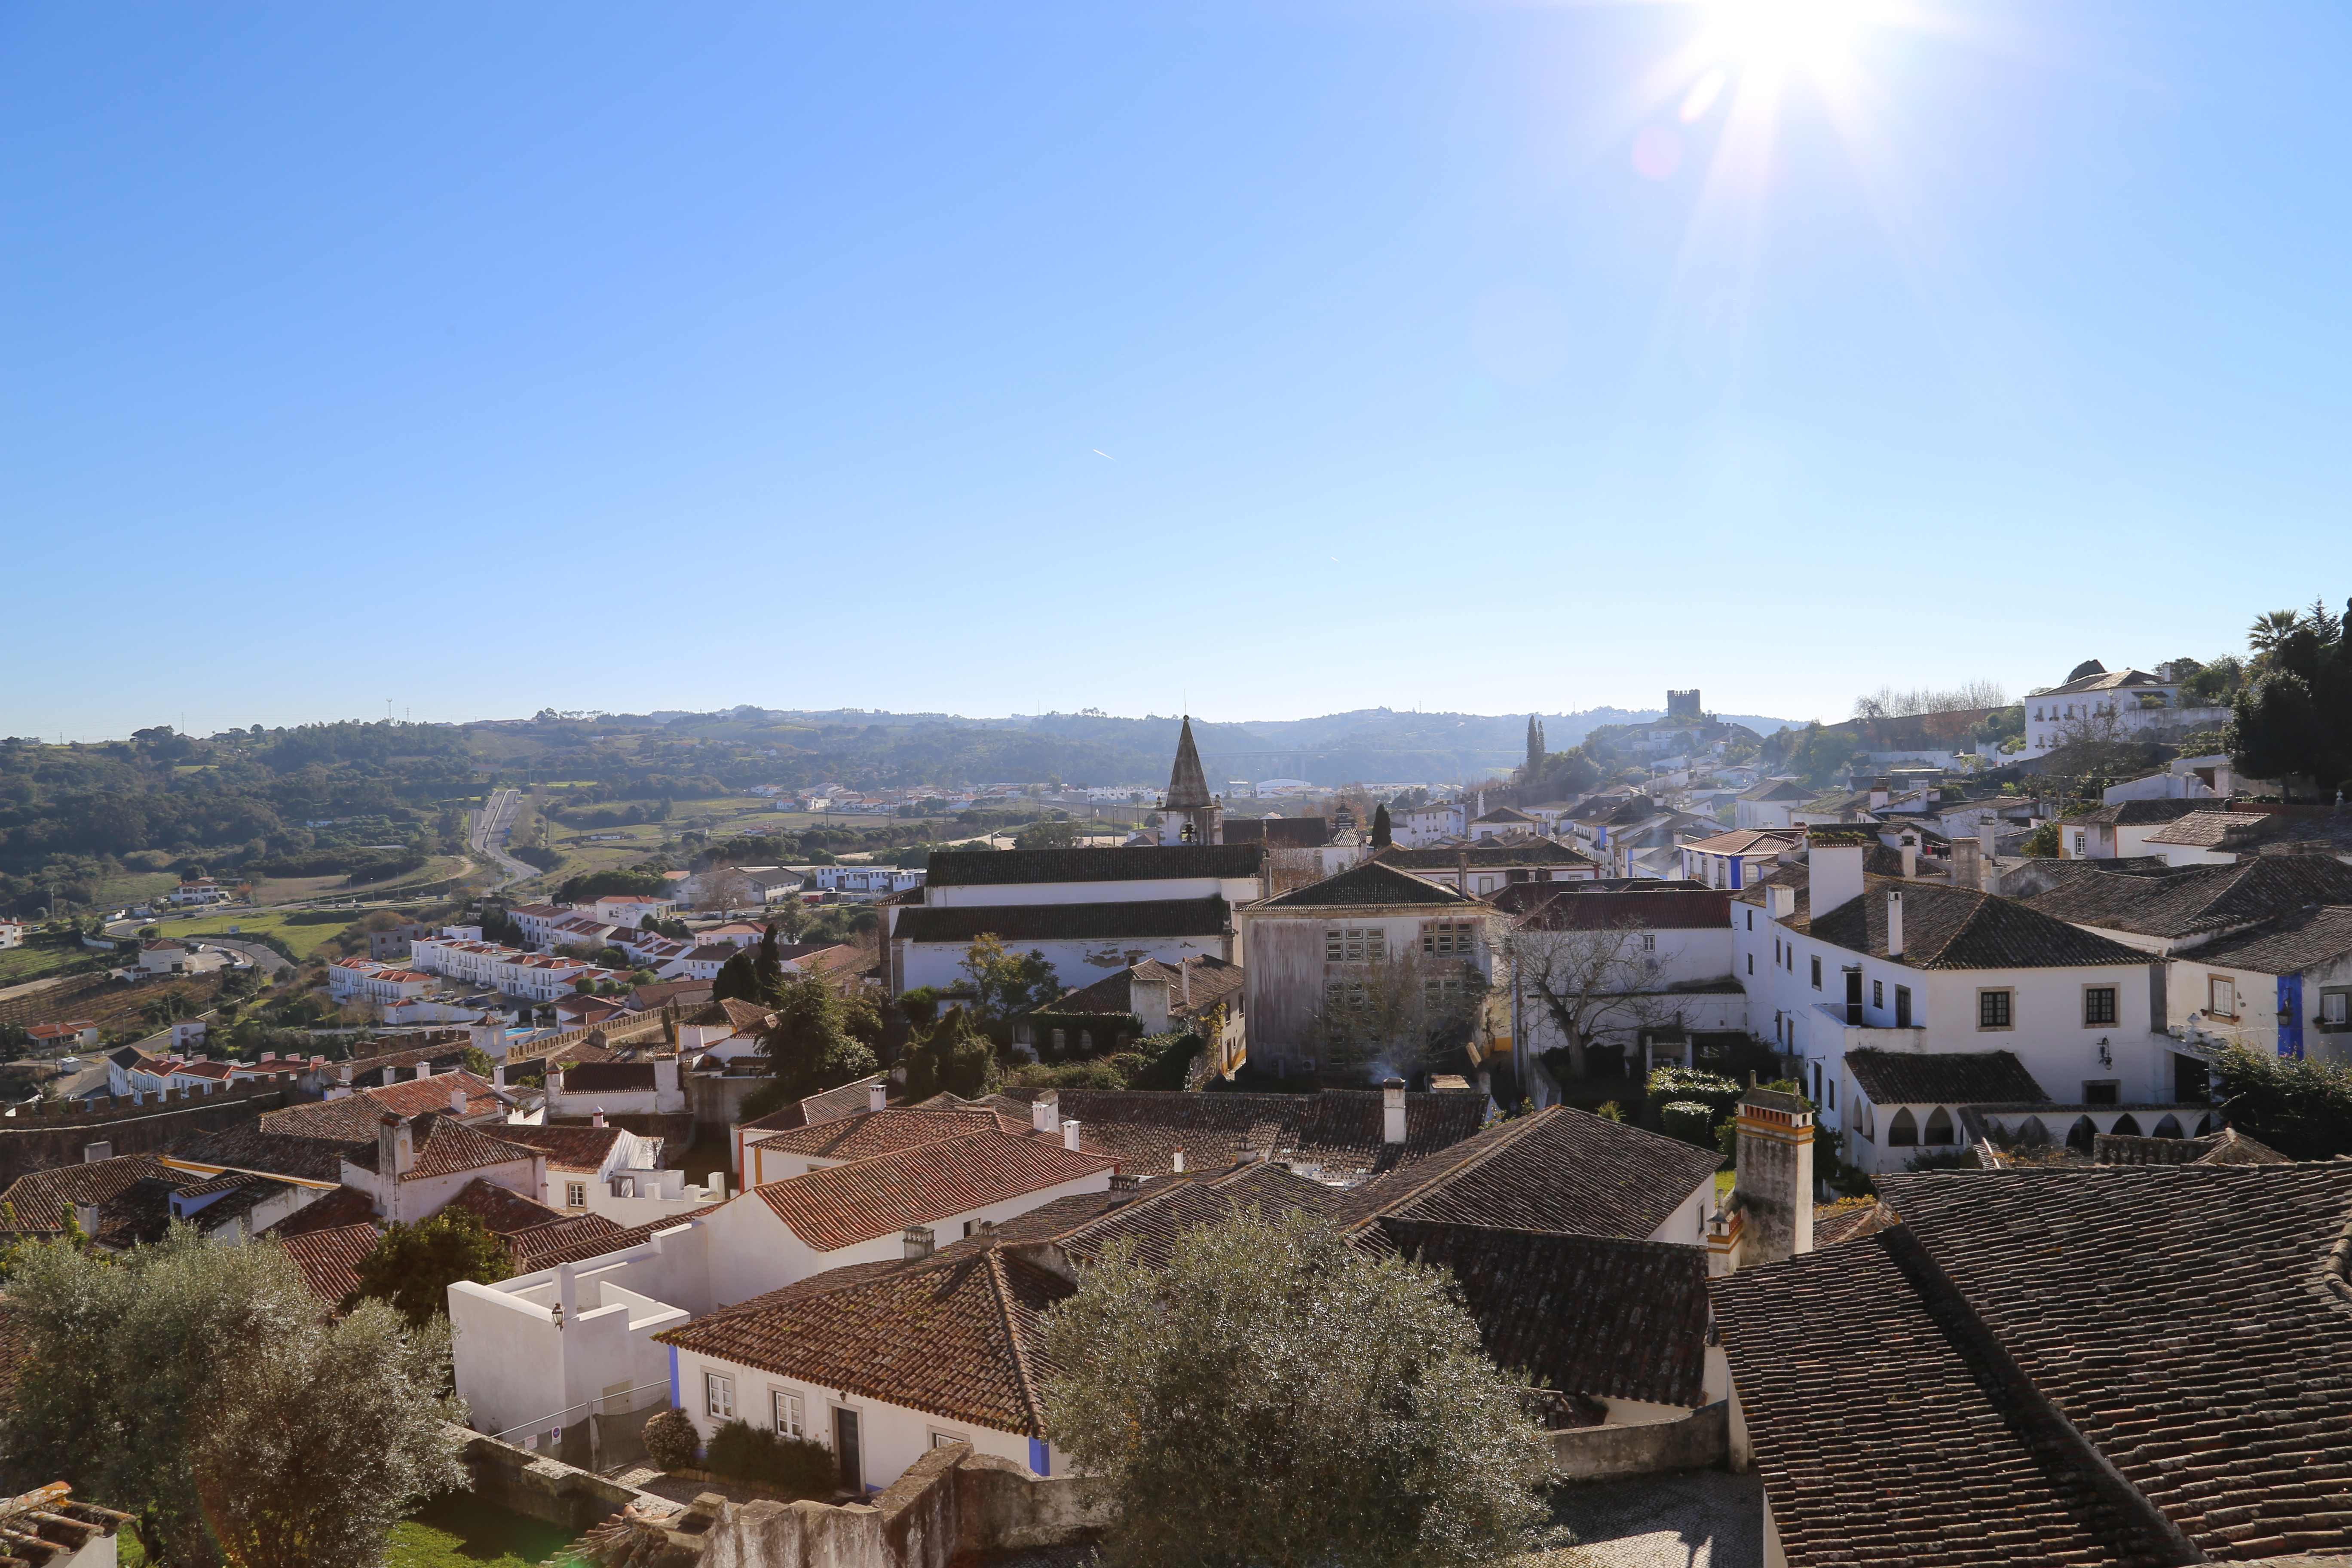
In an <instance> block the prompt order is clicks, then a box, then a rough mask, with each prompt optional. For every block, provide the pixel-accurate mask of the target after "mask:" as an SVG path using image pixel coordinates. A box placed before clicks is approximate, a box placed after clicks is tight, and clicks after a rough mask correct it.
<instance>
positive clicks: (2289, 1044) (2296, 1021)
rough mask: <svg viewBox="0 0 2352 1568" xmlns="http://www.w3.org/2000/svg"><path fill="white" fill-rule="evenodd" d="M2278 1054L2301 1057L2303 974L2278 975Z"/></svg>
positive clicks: (2298, 1059) (2297, 1058)
mask: <svg viewBox="0 0 2352 1568" xmlns="http://www.w3.org/2000/svg"><path fill="white" fill-rule="evenodd" d="M2278 1026H2279V1032H2278V1042H2279V1044H2278V1054H2279V1055H2281V1056H2283V1057H2293V1058H2295V1059H2296V1060H2297V1061H2300V1060H2302V1059H2303V976H2302V975H2300V974H2282V975H2280V976H2279V977H2278Z"/></svg>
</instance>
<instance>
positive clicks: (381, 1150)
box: [375, 1114, 416, 1212]
mask: <svg viewBox="0 0 2352 1568" xmlns="http://www.w3.org/2000/svg"><path fill="white" fill-rule="evenodd" d="M415 1165H416V1135H415V1133H414V1132H412V1131H409V1126H408V1123H407V1122H405V1121H402V1120H401V1119H400V1118H399V1117H397V1116H393V1115H389V1114H386V1115H383V1116H380V1117H378V1118H376V1124H375V1168H376V1173H377V1174H378V1175H380V1176H383V1177H386V1178H394V1179H396V1178H398V1177H401V1176H404V1175H406V1174H407V1173H409V1172H410V1171H411V1170H413V1169H415ZM389 1208H390V1205H386V1209H387V1212H389Z"/></svg>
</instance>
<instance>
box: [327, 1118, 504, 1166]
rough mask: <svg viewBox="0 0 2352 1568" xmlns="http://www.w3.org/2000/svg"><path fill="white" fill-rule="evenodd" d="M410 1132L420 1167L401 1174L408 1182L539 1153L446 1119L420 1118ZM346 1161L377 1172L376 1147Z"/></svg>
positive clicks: (365, 1146) (363, 1147)
mask: <svg viewBox="0 0 2352 1568" xmlns="http://www.w3.org/2000/svg"><path fill="white" fill-rule="evenodd" d="M409 1130H410V1136H411V1137H412V1138H413V1139H415V1150H416V1163H415V1164H413V1165H411V1166H410V1167H409V1168H408V1169H407V1170H406V1171H404V1172H402V1173H401V1176H400V1179H401V1180H402V1181H404V1182H421V1181H423V1180H425V1178H426V1177H427V1176H454V1175H456V1174H457V1173H459V1172H460V1171H481V1170H488V1169H489V1168H490V1167H491V1166H494V1165H505V1164H511V1163H514V1162H515V1161H517V1160H528V1159H530V1157H531V1156H532V1155H533V1154H534V1153H536V1152H537V1151H536V1150H532V1149H527V1148H524V1147H523V1146H522V1145H521V1144H520V1143H507V1142H500V1141H499V1140H498V1139H496V1138H489V1137H485V1136H484V1135H483V1134H482V1133H480V1132H478V1131H475V1130H474V1129H473V1128H471V1127H468V1126H467V1125H466V1124H465V1123H464V1122H462V1121H451V1120H450V1119H449V1118H448V1117H446V1116H430V1115H427V1116H419V1117H417V1118H415V1120H413V1121H411V1122H410V1123H409ZM343 1158H344V1159H346V1160H348V1161H350V1162H351V1163H352V1164H353V1165H356V1166H357V1167H359V1168H360V1169H361V1170H362V1171H373V1170H374V1169H375V1168H376V1145H375V1144H374V1143H373V1142H368V1143H362V1144H359V1145H357V1146H355V1147H354V1148H352V1150H351V1152H349V1153H346V1154H345V1155H344V1156H343Z"/></svg>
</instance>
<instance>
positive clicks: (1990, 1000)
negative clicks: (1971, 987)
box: [1977, 991, 2011, 1029]
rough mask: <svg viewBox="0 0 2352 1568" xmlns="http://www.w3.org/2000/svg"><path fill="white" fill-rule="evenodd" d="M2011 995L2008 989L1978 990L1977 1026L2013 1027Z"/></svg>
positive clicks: (1988, 1027)
mask: <svg viewBox="0 0 2352 1568" xmlns="http://www.w3.org/2000/svg"><path fill="white" fill-rule="evenodd" d="M2009 997H2010V994H2009V993H2008V992H2006V991H1979V992H1978V993H1977V1027H1978V1028H1979V1029H2006V1028H2009V1027H2011V1022H2010V1018H2011V1014H2010V1005H2009Z"/></svg>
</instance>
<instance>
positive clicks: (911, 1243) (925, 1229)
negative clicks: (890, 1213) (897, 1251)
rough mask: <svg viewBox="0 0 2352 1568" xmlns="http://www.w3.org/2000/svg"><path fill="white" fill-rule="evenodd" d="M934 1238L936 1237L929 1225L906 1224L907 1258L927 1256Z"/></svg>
mask: <svg viewBox="0 0 2352 1568" xmlns="http://www.w3.org/2000/svg"><path fill="white" fill-rule="evenodd" d="M935 1239H937V1238H936V1237H935V1235H934V1233H933V1232H932V1230H931V1227H930V1226H927V1225H910V1226H908V1227H907V1235H906V1244H907V1256H908V1258H910V1259H911V1258H929V1256H930V1255H931V1244H932V1242H933V1241H934V1240H935Z"/></svg>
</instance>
